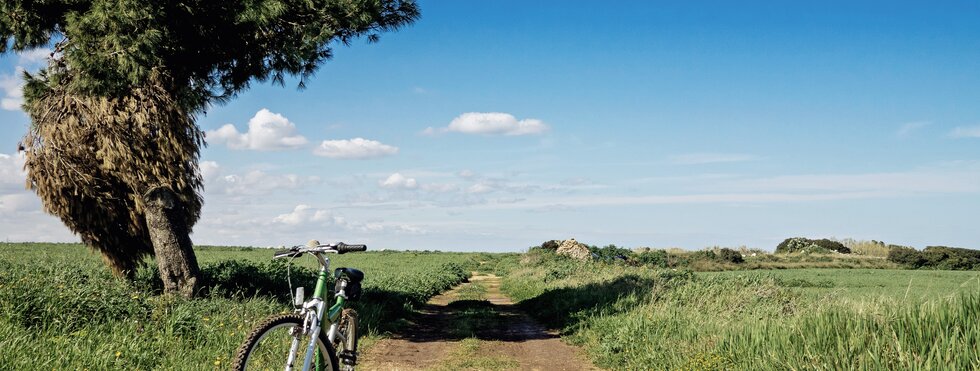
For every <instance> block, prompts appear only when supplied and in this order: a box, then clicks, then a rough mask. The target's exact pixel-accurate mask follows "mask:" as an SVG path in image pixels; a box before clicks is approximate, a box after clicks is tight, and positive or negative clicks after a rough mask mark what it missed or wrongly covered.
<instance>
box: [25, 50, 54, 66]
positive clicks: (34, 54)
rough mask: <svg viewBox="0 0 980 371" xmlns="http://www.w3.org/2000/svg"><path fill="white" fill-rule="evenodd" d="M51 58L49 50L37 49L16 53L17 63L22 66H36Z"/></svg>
mask: <svg viewBox="0 0 980 371" xmlns="http://www.w3.org/2000/svg"><path fill="white" fill-rule="evenodd" d="M49 56H51V49H48V48H37V49H31V50H25V51H22V52H17V62H18V63H20V64H22V65H36V64H41V63H43V62H45V61H47V60H48V57H49Z"/></svg>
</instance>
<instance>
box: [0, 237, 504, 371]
mask: <svg viewBox="0 0 980 371" xmlns="http://www.w3.org/2000/svg"><path fill="white" fill-rule="evenodd" d="M197 255H198V256H199V257H200V260H201V263H202V277H203V281H204V282H205V284H204V285H203V286H202V287H203V288H204V291H205V292H202V297H201V298H199V299H194V300H188V299H183V298H180V297H175V296H173V295H161V294H160V291H161V288H162V282H160V281H159V278H157V277H156V275H155V274H154V272H152V271H151V270H152V265H151V266H150V267H149V268H146V269H143V270H140V271H139V272H138V273H137V278H136V279H135V280H134V281H129V280H125V279H119V278H116V277H114V276H113V275H112V273H111V272H110V271H109V269H108V268H107V267H106V266H105V265H104V264H102V263H101V261H100V259H99V257H97V256H95V255H93V254H92V253H91V252H89V251H87V249H86V248H84V247H83V246H81V245H77V244H0V364H2V365H4V368H6V367H10V368H13V369H78V370H80V369H85V368H88V369H122V368H126V369H161V368H162V369H182V370H193V369H226V368H227V367H228V362H229V359H230V357H232V355H233V352H234V351H235V349H236V348H237V347H238V345H239V344H240V343H241V341H242V340H243V339H244V336H245V332H247V331H248V330H249V329H250V328H251V326H252V325H253V324H254V323H255V322H256V321H260V320H262V319H263V318H265V317H266V316H268V315H270V314H274V313H281V312H287V311H289V310H291V306H290V305H289V304H288V303H289V300H288V295H289V293H288V286H287V283H286V271H285V262H282V261H277V262H272V261H271V256H272V254H271V252H270V251H269V250H267V249H251V248H224V247H210V248H209V247H199V248H198V249H197ZM481 260H486V259H485V257H483V254H460V253H435V252H428V253H426V252H385V251H382V252H367V253H357V254H346V255H342V256H333V257H332V266H333V267H341V266H353V267H357V268H361V269H363V270H364V271H365V272H366V274H367V278H366V279H365V281H364V295H363V297H362V298H361V300H360V301H359V302H357V303H356V304H355V305H356V309H357V310H358V311H359V312H360V314H361V321H362V324H363V328H364V329H365V330H366V336H367V338H366V339H365V340H366V342H364V344H366V345H367V346H370V343H371V341H372V339H374V338H376V337H377V336H379V335H380V334H383V333H385V332H387V331H397V329H398V328H399V326H400V324H401V322H402V321H403V319H404V318H405V317H406V316H407V313H408V311H410V310H412V309H413V308H414V307H416V306H418V305H421V304H422V303H424V302H425V301H426V300H427V299H428V298H429V297H431V296H433V295H435V294H437V293H439V292H442V291H444V290H446V289H448V288H449V287H452V286H454V285H456V284H458V283H459V282H461V281H463V280H465V279H466V278H467V277H468V275H469V272H470V271H471V270H472V269H474V268H476V267H477V266H478V265H479V261H481ZM295 263H296V266H294V267H293V270H292V275H291V276H292V277H291V278H292V280H293V282H294V284H297V283H304V284H307V285H308V284H310V282H311V276H310V274H311V272H312V271H311V269H312V267H314V266H315V262H313V261H312V260H311V259H303V258H300V259H297V260H296V261H295ZM306 287H307V288H308V290H307V291H308V292H310V291H309V288H310V286H306ZM38 354H44V355H45V356H44V357H38V356H37V355H38Z"/></svg>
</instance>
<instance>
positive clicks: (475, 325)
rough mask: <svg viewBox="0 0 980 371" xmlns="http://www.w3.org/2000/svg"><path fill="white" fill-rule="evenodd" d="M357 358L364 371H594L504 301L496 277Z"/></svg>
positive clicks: (447, 298)
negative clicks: (504, 370)
mask: <svg viewBox="0 0 980 371" xmlns="http://www.w3.org/2000/svg"><path fill="white" fill-rule="evenodd" d="M358 358H359V360H358V363H359V365H358V369H363V370H461V369H470V370H473V369H476V370H500V369H520V370H594V369H596V368H595V367H594V366H592V364H591V363H590V362H589V361H588V360H587V359H586V358H585V356H584V354H582V351H581V350H580V349H578V348H576V347H573V346H571V345H568V344H565V343H563V342H562V341H561V339H559V337H558V334H555V333H552V332H548V331H547V330H545V328H544V327H543V326H541V325H540V324H538V323H537V322H535V321H534V320H532V319H531V318H530V317H528V315H527V314H526V313H524V312H522V311H521V310H520V309H518V308H517V306H516V305H514V303H513V301H511V300H510V298H508V297H506V296H504V295H503V294H502V293H501V292H500V277H497V276H494V275H477V274H474V276H473V277H472V278H470V281H469V282H467V283H464V284H462V285H459V286H457V287H455V288H454V289H452V290H450V291H448V292H446V293H443V294H441V295H439V296H436V297H434V298H432V300H430V301H429V302H428V304H426V306H425V307H424V308H423V309H422V310H421V311H420V312H419V314H418V315H417V316H416V317H415V318H413V319H412V323H411V325H409V326H406V328H405V329H404V330H402V331H400V332H399V333H397V334H394V335H393V337H392V338H390V339H384V340H380V341H378V342H377V343H375V344H374V345H373V346H372V347H371V348H370V349H368V350H367V351H365V352H364V353H363V354H361V355H360V356H359V357H358Z"/></svg>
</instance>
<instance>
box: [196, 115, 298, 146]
mask: <svg viewBox="0 0 980 371" xmlns="http://www.w3.org/2000/svg"><path fill="white" fill-rule="evenodd" d="M295 132H296V125H294V124H293V123H292V122H290V121H289V119H287V118H286V117H285V116H283V115H280V114H278V113H274V112H272V111H269V110H268V109H265V108H263V109H261V110H259V111H258V112H256V113H255V116H253V117H252V118H251V119H250V120H248V131H247V132H245V133H240V132H239V131H238V129H236V128H235V125H232V124H226V125H224V126H222V127H221V128H219V129H218V130H209V131H208V132H207V133H206V134H207V138H208V140H210V141H211V142H214V143H224V144H225V145H227V146H228V148H231V149H251V150H256V151H278V150H286V149H295V148H299V147H302V146H304V145H306V143H307V140H306V138H304V137H303V136H302V135H296V134H295Z"/></svg>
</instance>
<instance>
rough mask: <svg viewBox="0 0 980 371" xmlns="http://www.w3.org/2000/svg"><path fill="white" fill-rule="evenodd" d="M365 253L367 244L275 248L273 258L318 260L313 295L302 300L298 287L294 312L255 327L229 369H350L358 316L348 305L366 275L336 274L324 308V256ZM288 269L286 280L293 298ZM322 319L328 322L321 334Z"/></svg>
mask: <svg viewBox="0 0 980 371" xmlns="http://www.w3.org/2000/svg"><path fill="white" fill-rule="evenodd" d="M365 250H367V246H365V245H348V244H345V243H342V242H338V243H333V244H326V245H321V244H320V243H319V242H318V241H316V240H313V241H310V242H309V243H308V244H306V246H293V247H290V248H288V249H279V250H276V251H275V252H274V254H273V259H281V258H289V259H290V263H291V262H292V259H295V258H297V257H300V256H302V255H304V254H310V255H313V256H314V257H315V258H316V259H317V261H318V262H319V263H320V270H319V272H318V273H317V280H316V287H315V288H314V291H313V297H311V298H310V299H309V300H306V301H303V295H304V288H303V287H302V286H300V287H297V288H296V291H295V293H296V294H295V295H294V296H293V305H294V306H295V307H296V310H295V311H294V312H293V313H290V314H281V315H276V316H272V317H269V318H268V319H266V320H265V321H262V322H261V323H259V324H258V325H257V326H255V328H254V329H253V330H252V331H251V332H250V333H249V335H248V338H247V339H246V340H245V342H244V343H243V344H242V345H241V347H239V348H238V353H237V355H236V356H235V362H234V366H233V369H235V370H246V369H247V370H277V369H278V370H282V369H285V370H286V371H290V370H294V369H298V370H302V371H306V370H318V371H319V370H330V371H340V370H346V371H352V370H353V369H354V365H356V364H357V312H355V311H354V310H353V309H351V308H346V305H347V304H348V302H349V301H354V300H357V299H358V298H359V297H360V296H361V281H362V280H363V279H364V273H363V272H361V271H359V270H357V269H354V268H337V269H336V270H334V272H333V276H334V280H335V283H334V294H333V297H334V298H333V300H334V301H333V304H332V305H330V307H329V308H328V307H327V305H328V303H327V299H326V298H325V296H326V294H327V291H328V290H327V282H328V280H329V277H328V276H329V272H330V259H329V258H328V257H326V255H327V254H345V253H348V252H355V251H365ZM289 266H290V265H287V276H286V277H287V280H288V281H289V286H290V287H289V292H290V295H292V293H293V288H292V280H291V279H290V278H289V271H288V267H289ZM324 320H326V323H327V324H328V326H327V327H326V329H325V330H324V328H325V327H324V326H323V325H324Z"/></svg>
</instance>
